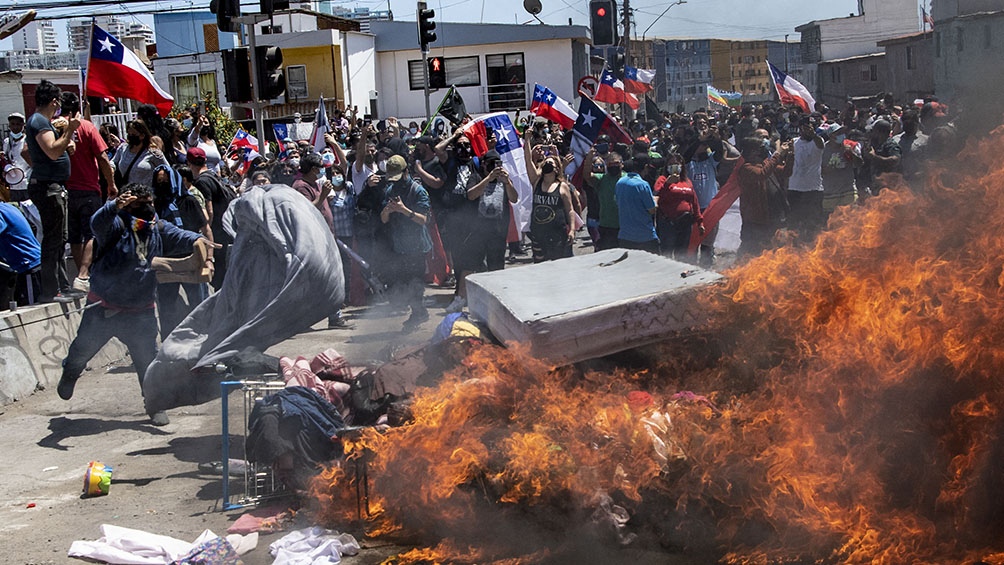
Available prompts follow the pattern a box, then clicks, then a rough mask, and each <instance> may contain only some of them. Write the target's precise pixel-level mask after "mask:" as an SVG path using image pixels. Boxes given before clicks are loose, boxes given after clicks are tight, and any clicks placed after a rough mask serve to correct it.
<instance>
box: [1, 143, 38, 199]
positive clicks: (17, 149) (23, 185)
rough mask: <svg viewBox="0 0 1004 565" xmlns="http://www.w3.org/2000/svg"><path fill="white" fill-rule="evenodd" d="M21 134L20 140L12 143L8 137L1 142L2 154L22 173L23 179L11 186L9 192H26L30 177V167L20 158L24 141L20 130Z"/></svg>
mask: <svg viewBox="0 0 1004 565" xmlns="http://www.w3.org/2000/svg"><path fill="white" fill-rule="evenodd" d="M21 133H22V135H21V139H19V140H17V141H14V140H13V139H12V138H11V136H10V135H8V136H7V137H5V138H4V140H3V152H4V153H5V154H6V155H7V161H8V162H9V163H10V164H11V165H14V166H15V167H17V168H19V169H21V171H22V172H24V178H23V179H21V182H19V183H17V184H12V185H11V186H10V189H11V190H28V177H29V176H30V175H31V167H29V166H28V162H27V161H25V160H24V157H22V156H21V150H23V149H24V140H25V137H24V131H23V130H22V132H21Z"/></svg>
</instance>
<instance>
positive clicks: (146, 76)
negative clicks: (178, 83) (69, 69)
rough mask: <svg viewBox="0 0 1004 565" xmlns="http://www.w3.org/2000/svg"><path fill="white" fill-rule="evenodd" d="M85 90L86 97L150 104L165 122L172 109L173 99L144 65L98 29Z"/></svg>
mask: <svg viewBox="0 0 1004 565" xmlns="http://www.w3.org/2000/svg"><path fill="white" fill-rule="evenodd" d="M84 90H85V91H86V92H87V95H88V96H98V97H110V98H118V97H121V98H131V99H132V100H136V101H137V102H142V103H144V104H153V105H154V106H156V107H157V111H158V112H159V113H160V115H161V117H164V118H166V117H167V115H168V114H169V113H170V112H171V108H172V107H173V106H174V98H172V97H171V95H170V94H168V93H167V92H164V90H163V89H162V88H161V87H160V85H158V84H157V81H155V80H154V78H153V74H151V73H150V70H149V69H147V68H146V65H144V64H143V61H141V60H140V59H139V57H137V56H136V54H135V53H133V52H132V51H130V50H128V49H126V48H125V46H123V45H122V43H121V42H119V40H118V39H115V38H114V37H112V36H111V35H109V34H108V32H107V31H105V30H103V29H101V28H99V27H98V26H92V31H91V54H90V57H88V59H87V85H86V87H85V89H84Z"/></svg>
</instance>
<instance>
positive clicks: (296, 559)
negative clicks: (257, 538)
mask: <svg viewBox="0 0 1004 565" xmlns="http://www.w3.org/2000/svg"><path fill="white" fill-rule="evenodd" d="M268 550H269V553H271V554H272V556H273V557H275V561H273V562H272V565H333V564H335V563H339V562H340V561H341V560H342V555H356V554H357V553H359V542H357V541H356V538H354V537H352V535H351V534H340V533H338V532H336V531H334V530H326V529H324V528H321V527H318V526H314V527H312V528H304V529H302V530H296V531H295V532H290V533H289V534H287V535H286V536H284V537H283V538H282V539H280V540H278V541H275V542H273V543H272V545H270V546H268Z"/></svg>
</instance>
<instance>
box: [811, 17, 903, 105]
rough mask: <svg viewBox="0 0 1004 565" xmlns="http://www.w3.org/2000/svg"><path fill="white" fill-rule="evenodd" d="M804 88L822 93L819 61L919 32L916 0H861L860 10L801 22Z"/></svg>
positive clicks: (857, 52) (870, 49)
mask: <svg viewBox="0 0 1004 565" xmlns="http://www.w3.org/2000/svg"><path fill="white" fill-rule="evenodd" d="M795 31H797V32H799V33H801V34H802V41H801V44H802V65H803V72H804V74H803V77H804V78H805V87H806V88H808V89H809V91H810V92H812V93H813V94H821V93H820V92H819V83H820V81H819V77H818V64H819V63H820V62H821V61H831V60H836V59H846V58H849V57H856V56H858V55H868V54H871V53H875V52H878V51H881V49H879V48H878V47H877V46H876V43H877V42H878V41H882V40H885V39H892V38H894V37H900V36H903V35H908V34H911V33H916V32H918V31H920V8H919V6H918V5H917V2H916V0H858V13H857V14H851V15H849V16H847V17H846V18H834V19H829V20H816V21H812V22H809V23H807V24H803V25H800V26H798V27H796V28H795Z"/></svg>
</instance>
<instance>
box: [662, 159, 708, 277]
mask: <svg viewBox="0 0 1004 565" xmlns="http://www.w3.org/2000/svg"><path fill="white" fill-rule="evenodd" d="M655 195H656V202H657V206H658V211H657V212H656V215H655V220H656V232H657V233H658V234H659V241H660V242H661V250H662V254H663V255H665V256H667V257H675V258H677V259H686V260H688V261H693V260H694V259H695V257H693V255H692V254H689V253H688V252H687V248H688V247H690V234H691V232H692V231H693V226H694V224H695V223H696V224H697V226H698V230H699V231H700V233H701V234H703V233H704V218H703V217H702V216H701V204H700V202H698V200H697V193H696V192H695V191H694V185H693V184H692V183H691V182H690V179H688V178H687V168H686V167H684V166H683V156H681V155H680V154H679V153H673V154H670V155H669V156H668V157H666V168H665V171H664V174H663V175H662V176H660V177H659V179H658V180H656V181H655Z"/></svg>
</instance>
